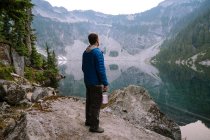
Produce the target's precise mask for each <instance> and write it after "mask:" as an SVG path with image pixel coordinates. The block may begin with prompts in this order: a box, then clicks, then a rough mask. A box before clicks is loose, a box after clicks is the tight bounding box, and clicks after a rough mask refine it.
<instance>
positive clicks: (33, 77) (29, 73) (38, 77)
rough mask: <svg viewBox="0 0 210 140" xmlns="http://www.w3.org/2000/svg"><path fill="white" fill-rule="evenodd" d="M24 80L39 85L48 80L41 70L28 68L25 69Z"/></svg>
mask: <svg viewBox="0 0 210 140" xmlns="http://www.w3.org/2000/svg"><path fill="white" fill-rule="evenodd" d="M25 78H26V79H28V80H29V81H32V82H36V83H40V84H43V82H44V81H46V80H47V79H48V77H46V76H45V75H44V72H43V70H36V69H33V68H29V67H26V68H25Z"/></svg>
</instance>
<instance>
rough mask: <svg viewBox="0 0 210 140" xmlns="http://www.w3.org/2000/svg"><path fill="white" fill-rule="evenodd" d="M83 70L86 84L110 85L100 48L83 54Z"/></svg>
mask: <svg viewBox="0 0 210 140" xmlns="http://www.w3.org/2000/svg"><path fill="white" fill-rule="evenodd" d="M82 71H83V73H84V81H85V85H86V86H95V85H104V86H107V85H108V81H107V77H106V69H105V66H104V56H103V53H102V52H101V50H100V49H99V48H93V49H91V50H89V51H87V50H86V51H85V52H84V53H83V56H82Z"/></svg>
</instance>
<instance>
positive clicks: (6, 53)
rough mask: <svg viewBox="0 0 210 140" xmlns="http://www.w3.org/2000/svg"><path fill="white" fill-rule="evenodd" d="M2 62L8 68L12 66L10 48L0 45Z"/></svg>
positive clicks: (3, 44)
mask: <svg viewBox="0 0 210 140" xmlns="http://www.w3.org/2000/svg"><path fill="white" fill-rule="evenodd" d="M0 62H1V63H2V64H4V65H6V66H8V65H11V57H10V46H9V45H7V44H5V43H0Z"/></svg>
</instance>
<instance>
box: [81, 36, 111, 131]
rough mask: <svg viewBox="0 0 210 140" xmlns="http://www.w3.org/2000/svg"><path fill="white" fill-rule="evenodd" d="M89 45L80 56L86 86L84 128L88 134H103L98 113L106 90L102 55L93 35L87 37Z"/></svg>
mask: <svg viewBox="0 0 210 140" xmlns="http://www.w3.org/2000/svg"><path fill="white" fill-rule="evenodd" d="M88 40H89V43H90V45H89V46H88V47H87V49H86V50H85V51H84V53H83V56H82V71H83V73H84V82H85V86H86V110H85V111H86V122H85V125H86V126H90V129H89V131H90V132H96V133H103V132H104V129H103V128H101V127H99V112H100V107H101V104H102V94H103V91H107V90H108V81H107V77H106V70H105V66H104V57H103V53H102V52H101V50H100V49H99V38H98V35H97V34H95V33H91V34H89V35H88Z"/></svg>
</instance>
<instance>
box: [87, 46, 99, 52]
mask: <svg viewBox="0 0 210 140" xmlns="http://www.w3.org/2000/svg"><path fill="white" fill-rule="evenodd" d="M95 48H98V47H97V46H96V45H90V46H88V47H87V48H86V50H85V51H86V52H87V53H89V52H91V51H92V50H93V49H95Z"/></svg>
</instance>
